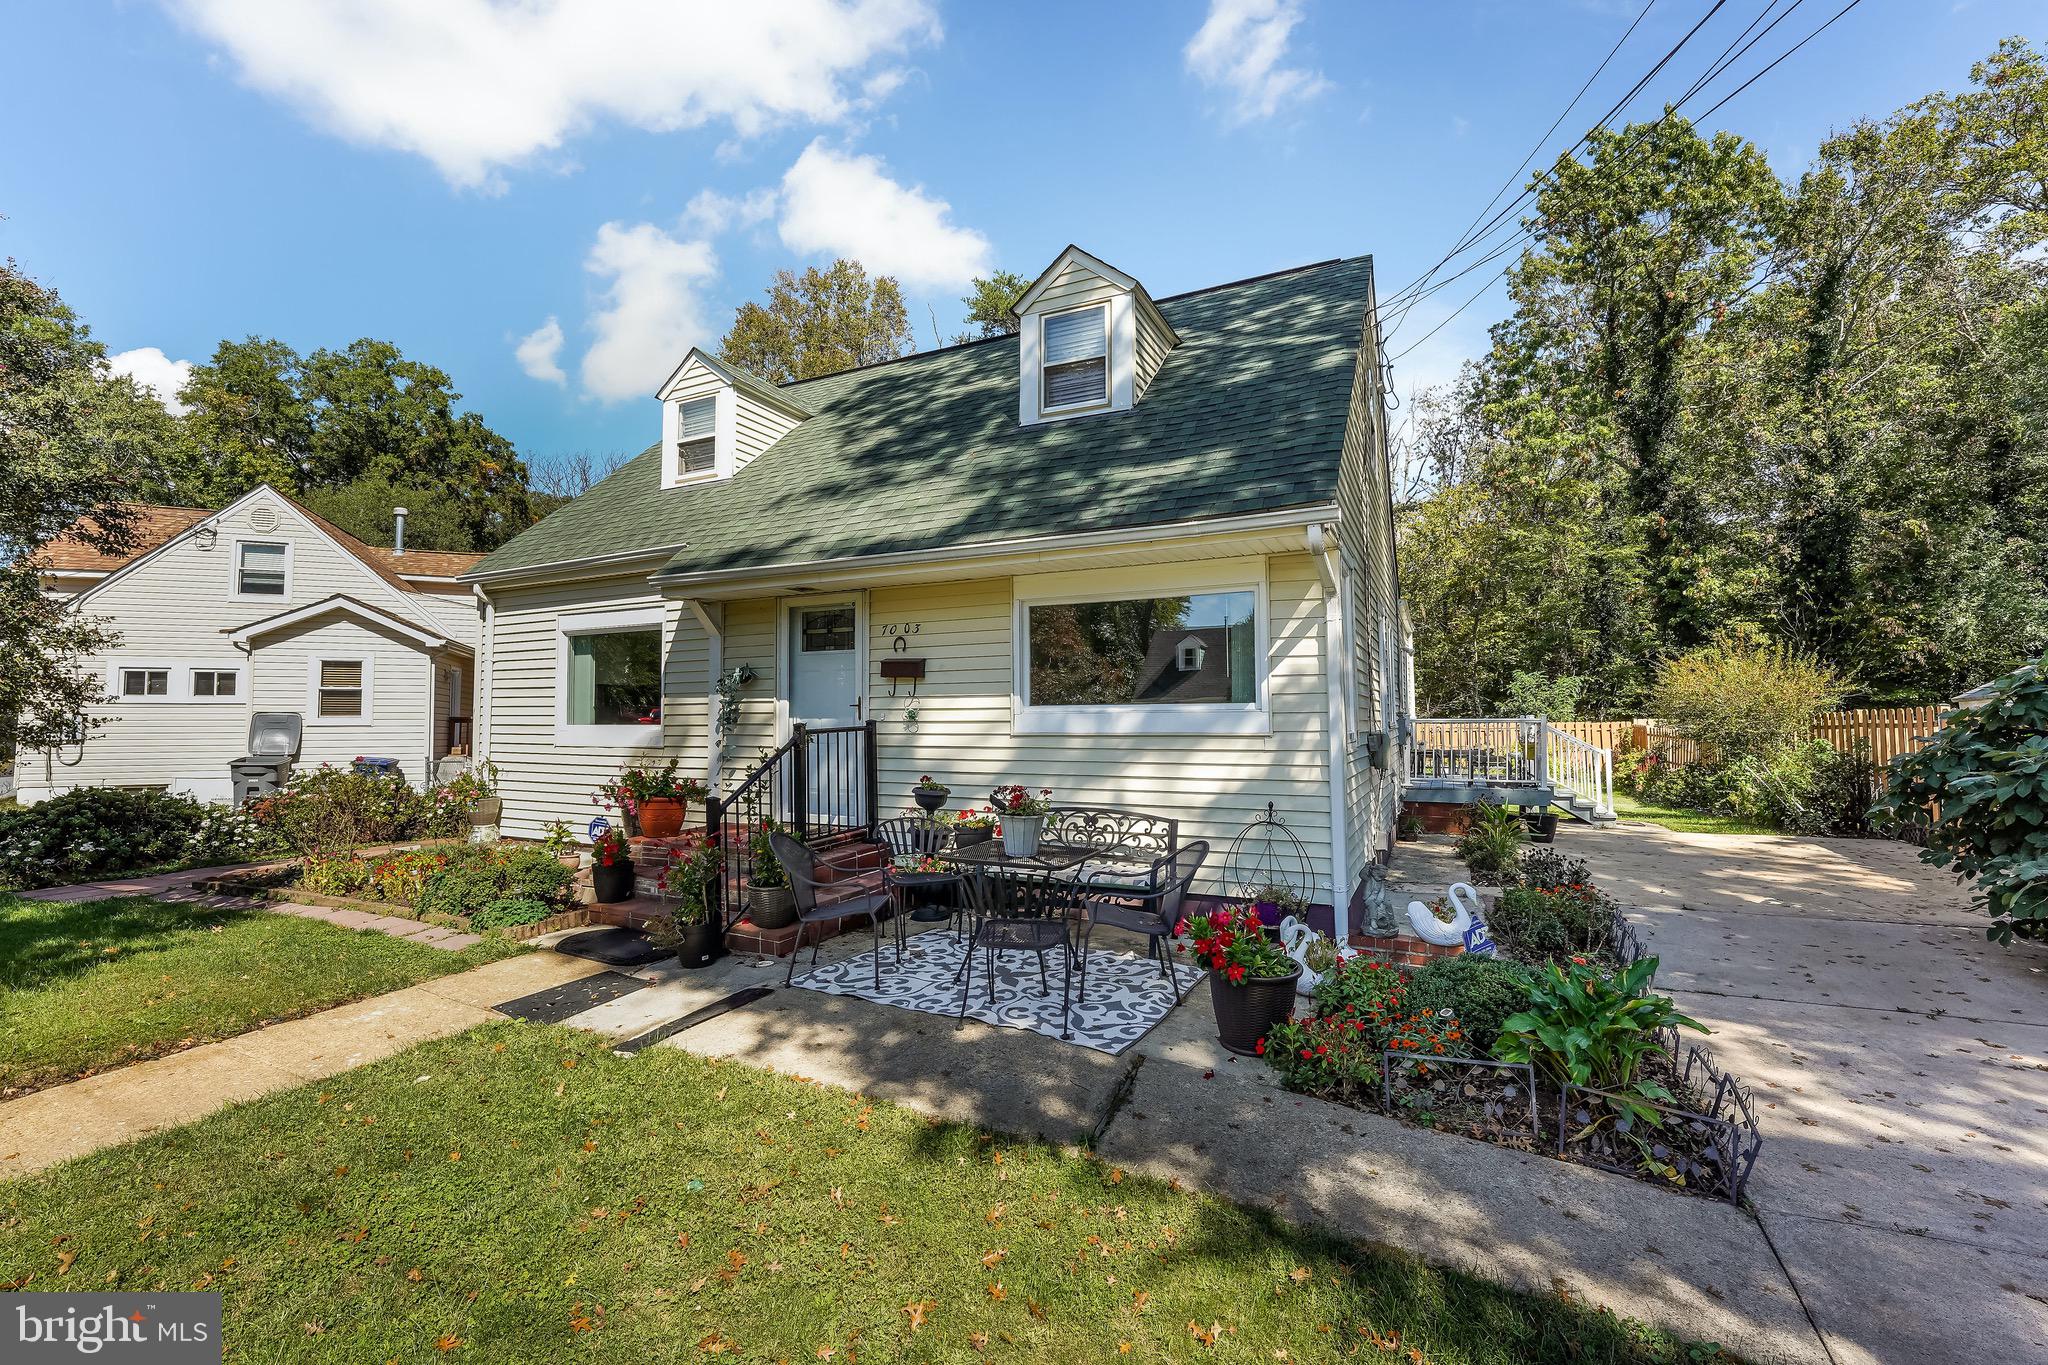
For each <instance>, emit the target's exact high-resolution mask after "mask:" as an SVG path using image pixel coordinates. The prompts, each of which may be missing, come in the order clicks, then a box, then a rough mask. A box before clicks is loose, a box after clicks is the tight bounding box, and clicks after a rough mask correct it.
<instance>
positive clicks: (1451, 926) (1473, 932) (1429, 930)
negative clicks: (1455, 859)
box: [1408, 882, 1494, 957]
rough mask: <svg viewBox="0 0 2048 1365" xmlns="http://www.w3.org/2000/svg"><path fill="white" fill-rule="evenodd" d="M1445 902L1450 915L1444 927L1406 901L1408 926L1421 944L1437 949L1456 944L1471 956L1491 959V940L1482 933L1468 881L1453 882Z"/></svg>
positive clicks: (1421, 906)
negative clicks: (1435, 945)
mask: <svg viewBox="0 0 2048 1365" xmlns="http://www.w3.org/2000/svg"><path fill="white" fill-rule="evenodd" d="M1447 899H1448V900H1449V901H1450V903H1451V910H1452V912H1453V913H1452V915H1451V919H1450V922H1449V923H1448V924H1447V923H1445V922H1444V921H1443V920H1441V919H1438V918H1437V915H1436V912H1435V911H1434V910H1432V909H1430V908H1429V907H1428V906H1427V905H1424V904H1423V903H1422V902H1421V901H1409V902H1408V923H1409V924H1410V926H1412V927H1413V928H1414V930H1415V932H1416V933H1417V934H1419V935H1421V936H1422V938H1423V939H1424V940H1425V941H1427V942H1430V943H1434V944H1437V945H1438V946H1440V947H1449V946H1451V945H1452V944H1458V945H1461V946H1462V947H1463V948H1464V949H1465V951H1466V952H1468V953H1472V954H1474V955H1475V956H1478V957H1492V956H1494V943H1493V937H1492V935H1490V934H1488V933H1487V932H1486V921H1485V919H1484V918H1482V917H1481V915H1480V910H1479V893H1478V892H1477V891H1475V890H1473V889H1472V886H1471V884H1470V883H1468V882H1453V883H1452V884H1451V889H1450V893H1449V895H1448V897H1447Z"/></svg>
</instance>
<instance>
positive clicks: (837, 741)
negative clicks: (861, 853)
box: [704, 721, 880, 929]
mask: <svg viewBox="0 0 2048 1365" xmlns="http://www.w3.org/2000/svg"><path fill="white" fill-rule="evenodd" d="M879 788H880V773H879V771H878V767H877V762H876V754H875V723H874V722H873V721H868V722H866V723H864V724H860V725H817V726H812V725H804V724H802V723H801V722H799V723H797V724H794V725H792V726H790V728H789V738H788V739H787V740H785V741H783V743H782V744H781V746H780V747H778V748H776V749H775V750H774V751H772V752H771V753H769V754H768V755H767V756H766V757H764V758H763V759H762V760H761V761H760V762H759V763H758V764H756V765H755V766H754V768H753V769H752V770H751V771H749V772H748V773H747V774H746V775H745V776H744V777H742V778H740V780H739V781H738V782H737V783H736V784H735V785H734V786H733V788H732V790H731V791H730V792H728V793H727V794H726V795H724V796H722V797H720V796H715V795H714V796H711V797H709V798H707V799H706V800H705V802H704V833H705V836H706V837H707V838H708V839H710V840H711V841H713V842H714V843H716V844H717V845H718V846H719V847H720V848H722V849H724V850H725V859H724V863H723V866H722V868H721V870H720V873H719V876H718V879H717V883H716V886H717V894H718V904H717V906H716V907H715V910H716V912H717V913H718V914H720V915H721V917H722V919H721V922H722V923H723V924H724V925H725V927H726V928H728V929H730V928H731V927H732V926H733V925H734V924H736V923H738V922H739V919H740V916H741V915H742V914H743V913H745V899H744V894H743V893H744V890H745V887H746V884H747V882H748V880H749V867H750V859H749V856H748V854H749V848H750V846H751V843H752V840H753V836H754V835H755V833H757V832H758V831H760V830H763V829H770V828H774V829H781V830H786V831H787V832H789V833H790V834H792V835H794V836H795V837H796V838H797V839H798V840H800V841H801V842H802V843H803V844H804V845H806V846H807V847H810V848H814V849H816V848H825V847H830V846H832V845H834V844H842V843H849V842H853V841H855V840H861V839H866V840H872V839H873V838H874V834H875V816H876V806H877V804H878V801H879V797H878V792H879Z"/></svg>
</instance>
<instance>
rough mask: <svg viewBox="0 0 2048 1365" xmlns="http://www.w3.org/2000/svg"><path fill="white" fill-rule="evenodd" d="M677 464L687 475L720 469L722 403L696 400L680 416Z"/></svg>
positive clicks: (677, 432) (686, 406) (713, 399)
mask: <svg viewBox="0 0 2048 1365" xmlns="http://www.w3.org/2000/svg"><path fill="white" fill-rule="evenodd" d="M676 464H677V467H678V468H680V469H681V471H682V472H683V473H684V474H685V475H688V474H710V473H712V472H714V471H716V470H717V468H718V399H717V398H716V397H712V398H692V399H690V400H689V401H688V402H686V403H683V404H681V405H679V410H678V411H677V413H676Z"/></svg>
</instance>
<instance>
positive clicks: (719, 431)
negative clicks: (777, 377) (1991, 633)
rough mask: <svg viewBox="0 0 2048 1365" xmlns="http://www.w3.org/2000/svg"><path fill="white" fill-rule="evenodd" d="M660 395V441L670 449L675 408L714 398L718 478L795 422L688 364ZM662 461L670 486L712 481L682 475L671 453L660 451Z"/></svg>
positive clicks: (699, 366)
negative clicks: (669, 472) (663, 408)
mask: <svg viewBox="0 0 2048 1365" xmlns="http://www.w3.org/2000/svg"><path fill="white" fill-rule="evenodd" d="M662 395H663V396H662V401H663V403H664V404H665V405H666V407H667V411H666V412H664V413H663V417H662V439H663V441H664V442H666V443H668V444H669V445H671V446H672V445H673V444H674V442H675V440H676V433H677V431H678V423H677V418H676V413H677V411H678V409H679V408H680V407H681V406H682V405H683V404H684V403H687V402H690V401H691V400H693V399H698V398H715V399H716V400H717V402H718V415H717V419H716V421H715V422H714V423H713V431H714V433H715V437H716V442H717V444H716V445H715V446H714V450H715V452H716V454H717V460H718V463H717V477H722V478H723V477H730V476H731V475H733V474H737V473H738V472H739V471H740V470H742V469H745V468H746V467H747V466H748V465H749V464H751V463H752V462H753V460H754V457H755V456H757V455H759V454H760V453H761V452H762V451H764V450H766V449H768V447H770V446H772V445H774V444H775V443H776V442H777V441H779V440H781V439H782V438H783V437H784V436H786V435H788V434H789V432H790V430H791V429H792V428H794V427H795V426H796V425H797V423H798V421H799V420H800V419H798V418H797V417H794V416H792V415H791V414H789V413H787V412H784V411H782V410H781V409H780V408H776V407H771V406H770V405H768V404H766V403H762V402H759V401H758V400H756V399H754V398H752V397H750V396H749V395H747V394H745V393H742V392H740V391H739V390H738V389H735V388H733V387H732V386H730V385H728V384H727V383H726V382H725V380H724V379H722V378H721V377H719V376H718V375H717V374H716V373H714V372H713V371H712V370H710V369H708V368H706V367H705V366H703V365H702V364H699V363H698V362H696V361H694V360H693V361H691V363H690V364H689V365H687V366H685V367H684V369H683V372H682V373H681V374H680V375H678V376H676V380H675V382H674V383H673V384H670V385H669V386H668V387H667V388H666V389H664V390H662ZM662 459H663V468H664V470H672V471H673V472H674V474H675V476H676V477H675V478H674V479H672V480H671V481H670V484H669V486H671V487H675V486H681V485H686V484H692V483H700V482H702V483H708V482H711V481H712V479H713V475H712V474H711V473H708V472H698V473H695V474H689V475H683V474H682V473H681V470H680V466H679V465H677V463H676V461H675V452H674V451H673V450H668V451H664V452H663V456H662Z"/></svg>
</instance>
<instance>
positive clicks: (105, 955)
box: [0, 893, 520, 1096]
mask: <svg viewBox="0 0 2048 1365" xmlns="http://www.w3.org/2000/svg"><path fill="white" fill-rule="evenodd" d="M518 951H520V950H519V949H518V948H517V947H516V946H514V945H512V944H510V943H506V942H503V941H499V940H494V939H485V940H484V941H483V942H482V943H480V944H478V945H476V946H475V947H472V948H468V949H465V950H463V951H462V952H458V953H451V952H447V951H445V950H443V949H440V948H430V947H428V946H426V945H425V944H420V943H408V942H406V941H404V940H403V939H397V938H393V937H391V936H390V935H389V934H378V933H358V932H356V931H353V930H349V929H343V928H340V927H339V926H336V925H332V924H324V923H322V922H320V921H318V920H309V919H300V918H297V917H296V916H292V915H278V914H271V913H268V912H265V911H262V910H245V909H223V908H219V907H208V906H203V905H188V904H178V903H175V902H169V901H157V900H150V899H148V898H145V897H133V898H129V899H123V900H102V901H81V902H77V903H75V904H55V903H51V902H47V901H33V900H22V899H19V898H17V897H14V896H9V895H5V894H4V893H0V1096H5V1095H13V1094H19V1093H22V1092H24V1091H28V1090H35V1089H40V1088H41V1087H43V1086H48V1085H54V1084H57V1083H58V1082H60V1081H66V1080H71V1079H73V1078H75V1077H78V1076H83V1075H88V1074H90V1073H92V1072H95V1071H100V1070H104V1069H105V1068H107V1067H110V1066H119V1065H122V1064H124V1063H127V1062H137V1061H142V1060H144V1059H146V1058H149V1057H156V1056H161V1055H162V1054H164V1053H167V1052H175V1051H177V1050H179V1049H180V1048H184V1047H189V1046H191V1045H192V1044H194V1043H204V1042H211V1041H213V1040H215V1039H218V1038H226V1037H229V1036H231V1035H233V1034H237V1033H245V1032H247V1031H248V1030H250V1029H252V1028H256V1027H257V1026H259V1025H262V1024H267V1023H272V1022H275V1021H276V1020H279V1019H290V1018H295V1017H297V1016H299V1015H303V1014H311V1013H313V1012H315V1011H317V1010H323V1009H326V1008H328V1007H329V1006H332V1005H339V1004H342V1003H343V1002H345V1001H349V1000H359V999H361V998H363V997H364V996H368V995H380V994H382V993H383V992H385V991H395V990H398V989H399V988H401V987H404V986H411V985H414V984H416V983H418V982H421V981H426V980H430V979H431V978H433V977H437V976H442V975H445V974H447V973H449V972H459V971H465V970H467V969H468V968H471V967H474V966H477V965H479V964H480V963H484V962H490V961H494V960H496V959H498V958H501V957H506V956H509V955H510V954H512V953H514V952H518Z"/></svg>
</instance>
